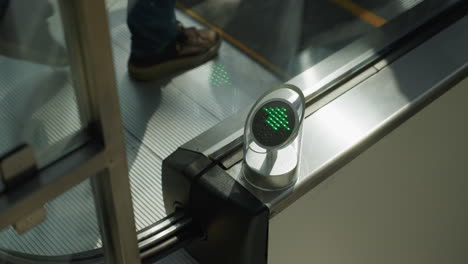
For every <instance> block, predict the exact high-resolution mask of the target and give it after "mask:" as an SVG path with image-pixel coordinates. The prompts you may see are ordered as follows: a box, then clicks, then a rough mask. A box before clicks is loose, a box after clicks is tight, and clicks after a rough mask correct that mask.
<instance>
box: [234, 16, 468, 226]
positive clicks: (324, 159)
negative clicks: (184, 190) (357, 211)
mask: <svg viewBox="0 0 468 264" xmlns="http://www.w3.org/2000/svg"><path fill="white" fill-rule="evenodd" d="M467 26H468V17H465V18H463V19H462V20H460V21H458V22H457V23H455V24H453V25H451V26H450V27H449V28H447V29H446V30H444V31H442V32H441V33H439V34H438V35H436V36H434V37H433V38H432V39H430V40H428V41H427V42H425V43H424V44H422V45H421V46H419V47H418V48H416V49H414V50H412V51H411V52H409V53H408V54H407V55H405V56H403V57H402V58H400V59H399V60H397V61H395V62H394V63H393V64H391V65H389V66H388V67H387V68H385V69H383V70H382V71H380V72H379V73H378V74H376V75H374V76H372V77H371V78H369V79H368V80H366V81H364V82H363V83H361V84H359V85H358V86H356V87H355V88H353V89H351V90H350V91H349V92H347V93H345V94H344V95H342V96H341V97H339V98H337V99H336V100H334V101H333V102H331V103H329V104H328V105H326V106H325V107H323V108H321V109H320V110H319V111H317V112H315V113H314V114H312V115H311V116H309V117H308V118H307V119H306V120H305V121H304V131H303V133H304V139H303V144H304V145H303V149H302V162H301V166H300V175H299V180H298V181H297V183H296V184H295V186H294V187H292V188H290V189H288V190H285V191H279V192H263V191H259V190H257V189H255V188H252V187H251V186H249V185H248V184H247V183H245V182H244V180H243V179H242V177H241V173H240V172H241V167H240V165H236V166H234V167H232V168H231V169H230V170H229V171H228V172H229V173H230V174H231V175H232V176H233V177H235V178H236V179H238V180H239V181H240V182H243V184H244V185H245V186H246V187H247V188H248V189H249V190H251V192H252V193H253V194H255V195H256V196H257V197H258V198H259V199H261V200H262V201H263V202H264V203H265V204H267V205H268V206H269V207H270V209H271V211H272V212H271V214H272V217H273V216H274V215H275V214H277V213H278V212H280V211H281V210H283V209H284V208H285V207H287V206H288V205H289V204H291V203H293V202H294V201H295V200H296V199H298V198H299V197H301V196H302V195H303V194H304V193H306V192H307V191H308V190H310V189H311V188H313V187H314V186H316V185H317V184H318V183H319V182H320V181H321V180H323V179H324V178H325V177H327V175H329V174H330V172H331V171H333V170H336V169H338V168H339V167H340V166H343V165H344V164H343V163H345V162H346V160H347V159H351V158H352V157H353V156H355V155H356V154H357V153H358V152H359V151H362V148H363V147H364V146H366V145H369V144H371V143H372V142H373V140H376V139H378V138H379V137H381V136H383V135H384V134H385V133H387V132H388V130H390V129H391V127H392V126H395V125H398V124H399V123H401V122H402V121H404V118H407V117H408V116H410V115H411V114H414V112H415V111H416V110H417V107H418V106H420V105H421V104H423V103H425V102H428V101H430V100H431V99H434V97H435V96H437V95H438V93H440V92H443V89H444V88H446V87H444V84H447V83H450V82H451V81H453V80H454V78H457V77H460V75H465V74H466V73H465V72H464V71H465V70H466V68H467V66H468V50H466V48H465V47H466V46H467V45H468V33H467V31H466V28H467ZM455 40H456V41H455Z"/></svg>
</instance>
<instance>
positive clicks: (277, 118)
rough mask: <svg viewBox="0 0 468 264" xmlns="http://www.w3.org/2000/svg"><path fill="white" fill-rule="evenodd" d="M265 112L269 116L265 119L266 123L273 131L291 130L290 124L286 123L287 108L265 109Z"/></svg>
mask: <svg viewBox="0 0 468 264" xmlns="http://www.w3.org/2000/svg"><path fill="white" fill-rule="evenodd" d="M263 111H265V112H266V113H267V114H268V117H267V118H266V119H265V123H266V124H267V125H268V126H270V127H271V128H272V129H273V130H278V129H279V128H283V129H286V130H291V128H290V127H289V126H288V124H289V122H288V121H286V117H288V116H287V115H286V108H282V109H279V108H277V107H263Z"/></svg>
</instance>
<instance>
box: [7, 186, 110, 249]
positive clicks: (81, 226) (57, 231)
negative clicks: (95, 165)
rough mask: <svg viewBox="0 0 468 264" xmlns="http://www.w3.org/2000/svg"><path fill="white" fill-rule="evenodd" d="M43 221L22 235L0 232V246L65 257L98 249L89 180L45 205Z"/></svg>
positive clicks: (97, 234) (13, 231) (97, 235)
mask: <svg viewBox="0 0 468 264" xmlns="http://www.w3.org/2000/svg"><path fill="white" fill-rule="evenodd" d="M45 209H46V214H47V219H46V220H45V221H44V222H43V223H41V224H40V225H39V226H37V227H35V228H33V229H32V230H31V231H29V232H28V233H26V234H24V235H18V234H17V233H16V231H15V230H14V229H13V228H12V227H9V228H7V229H5V230H2V232H0V247H1V248H5V249H9V250H15V251H18V252H24V253H27V254H37V255H47V256H53V255H65V254H70V253H77V252H83V251H87V250H90V249H94V248H96V247H100V246H101V237H100V234H99V227H98V224H97V217H96V211H95V207H94V200H93V194H92V191H91V185H90V182H89V181H85V182H83V183H81V184H80V185H77V186H76V187H74V188H73V189H71V190H70V191H68V192H66V193H65V194H63V195H62V196H60V197H59V198H57V199H55V200H52V201H50V202H48V203H47V204H46V206H45Z"/></svg>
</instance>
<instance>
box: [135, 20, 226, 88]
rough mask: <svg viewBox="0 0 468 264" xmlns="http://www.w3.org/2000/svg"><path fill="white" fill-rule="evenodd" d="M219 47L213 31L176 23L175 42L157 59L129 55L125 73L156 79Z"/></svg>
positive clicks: (210, 54)
mask: <svg viewBox="0 0 468 264" xmlns="http://www.w3.org/2000/svg"><path fill="white" fill-rule="evenodd" d="M220 46H221V38H220V36H219V34H218V33H216V32H215V31H213V30H208V29H201V30H199V29H195V28H184V27H182V26H181V25H180V26H179V30H178V37H177V39H176V41H175V42H174V43H173V44H172V45H170V46H169V47H168V48H167V49H166V50H165V51H164V52H162V53H161V56H159V57H158V58H156V59H154V60H153V61H150V62H148V61H141V60H137V59H135V58H132V57H130V59H129V61H128V73H129V75H130V77H132V78H134V79H136V80H140V81H151V80H156V79H160V78H162V77H164V76H167V75H169V74H172V73H175V72H178V71H181V70H186V69H190V68H193V67H196V66H198V65H200V64H203V63H205V62H207V61H209V60H210V59H212V58H213V57H215V56H216V54H217V53H218V50H219V47H220Z"/></svg>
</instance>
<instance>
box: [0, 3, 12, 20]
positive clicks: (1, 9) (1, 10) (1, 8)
mask: <svg viewBox="0 0 468 264" xmlns="http://www.w3.org/2000/svg"><path fill="white" fill-rule="evenodd" d="M9 1H10V0H0V20H2V18H3V17H4V16H5V12H6V10H7V8H8V4H9Z"/></svg>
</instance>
